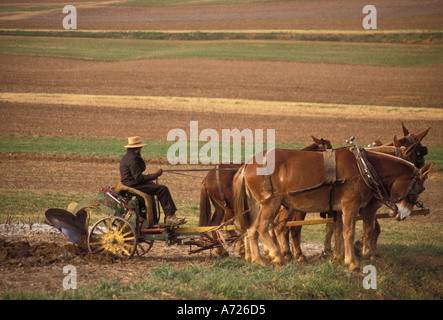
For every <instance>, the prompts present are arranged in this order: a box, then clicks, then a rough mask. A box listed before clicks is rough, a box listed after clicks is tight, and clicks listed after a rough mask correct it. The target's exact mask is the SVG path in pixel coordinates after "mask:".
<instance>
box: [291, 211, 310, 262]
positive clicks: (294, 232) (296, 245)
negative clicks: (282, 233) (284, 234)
mask: <svg viewBox="0 0 443 320" xmlns="http://www.w3.org/2000/svg"><path fill="white" fill-rule="evenodd" d="M305 217H306V212H300V211H297V212H296V213H295V215H294V216H293V221H303V220H305ZM301 228H302V227H301V226H297V227H291V228H290V229H291V238H292V248H293V249H294V259H296V260H297V262H305V261H306V257H305V255H304V254H303V251H302V249H301Z"/></svg>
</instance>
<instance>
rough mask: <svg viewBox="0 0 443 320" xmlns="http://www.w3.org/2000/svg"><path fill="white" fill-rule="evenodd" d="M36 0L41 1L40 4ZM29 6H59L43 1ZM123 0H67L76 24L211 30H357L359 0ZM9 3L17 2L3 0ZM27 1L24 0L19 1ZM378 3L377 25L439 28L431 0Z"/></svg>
mask: <svg viewBox="0 0 443 320" xmlns="http://www.w3.org/2000/svg"><path fill="white" fill-rule="evenodd" d="M39 2H40V3H39ZM39 2H33V5H60V4H59V3H58V2H57V1H48V0H42V1H39ZM117 2H123V1H71V2H70V4H72V5H74V6H76V8H77V14H78V28H79V29H102V30H112V29H115V30H210V29H222V30H223V29H226V30H229V29H250V30H251V29H252V30H255V29H332V30H356V29H358V30H361V29H362V19H363V17H364V16H365V14H363V13H362V9H363V7H364V6H365V5H367V4H368V3H367V1H364V0H358V1H356V0H340V1H324V0H320V1H282V2H270V3H266V2H265V3H260V2H258V3H246V4H241V3H240V4H226V5H192V6H179V7H141V8H140V7H125V6H119V7H114V6H106V4H109V3H117ZM2 4H4V5H9V6H16V5H20V4H21V1H20V2H16V1H7V0H6V1H2ZM23 4H27V5H29V2H27V1H23ZM371 4H372V5H374V6H375V7H376V8H377V12H378V21H377V24H378V28H379V29H442V28H443V22H442V20H441V14H442V12H443V9H442V6H441V3H440V2H439V1H436V0H427V1H420V2H419V3H418V2H416V1H413V0H407V1H397V2H395V3H393V2H386V1H381V0H379V1H371ZM63 17H64V15H63V14H62V12H61V9H52V10H45V11H36V12H5V13H2V15H0V28H30V29H61V28H62V20H63Z"/></svg>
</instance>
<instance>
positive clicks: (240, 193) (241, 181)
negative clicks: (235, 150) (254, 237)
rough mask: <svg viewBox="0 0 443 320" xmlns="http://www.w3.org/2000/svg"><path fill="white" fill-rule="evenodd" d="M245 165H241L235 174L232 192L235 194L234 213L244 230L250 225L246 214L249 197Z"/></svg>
mask: <svg viewBox="0 0 443 320" xmlns="http://www.w3.org/2000/svg"><path fill="white" fill-rule="evenodd" d="M244 170H245V167H244V166H243V167H241V168H240V169H239V170H238V172H237V173H236V174H235V176H234V179H233V182H232V189H233V190H232V191H233V192H232V193H233V195H234V214H235V216H236V217H237V221H238V222H239V224H240V227H241V228H242V230H246V229H247V228H248V227H249V221H248V220H249V219H248V215H247V214H245V213H246V211H248V209H249V206H248V199H247V197H248V196H247V194H246V189H245V176H244Z"/></svg>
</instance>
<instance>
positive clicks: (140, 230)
mask: <svg viewBox="0 0 443 320" xmlns="http://www.w3.org/2000/svg"><path fill="white" fill-rule="evenodd" d="M93 212H96V213H98V214H101V215H103V214H104V215H106V217H104V218H101V219H99V220H98V221H96V222H95V223H94V224H93V225H92V226H89V220H90V217H91V215H92V213H93ZM146 215H148V216H149V215H150V216H151V222H153V223H150V224H149V225H146V223H144V221H147V220H148V219H145V218H143V217H144V216H145V217H146ZM45 216H46V219H47V220H48V222H49V223H50V224H51V225H52V226H54V227H55V228H57V229H58V230H59V231H60V232H62V233H63V234H65V235H66V236H68V237H69V240H70V241H71V242H73V243H75V244H78V245H80V246H84V247H86V248H87V249H88V250H89V252H91V253H105V254H111V255H114V256H117V257H120V258H131V257H133V256H134V255H138V256H142V255H144V254H146V253H147V252H149V251H150V250H151V248H152V246H153V244H154V241H164V242H165V243H167V245H168V246H169V245H174V244H175V245H189V246H196V247H197V249H191V250H190V251H189V252H190V253H196V252H200V251H203V250H208V249H213V248H216V247H221V246H223V247H227V246H228V245H229V244H231V243H233V242H235V241H238V240H239V239H240V238H241V236H238V237H236V236H224V235H223V233H225V232H227V231H232V230H237V229H238V228H237V226H234V225H223V226H215V227H184V226H178V225H166V224H162V223H159V220H160V219H159V217H160V214H159V206H158V201H157V200H156V199H155V198H154V197H152V198H151V200H150V201H149V202H147V201H145V199H143V198H142V197H141V196H140V195H139V194H138V193H135V192H131V191H125V192H123V193H120V194H119V193H117V192H116V191H115V188H114V187H109V186H108V187H106V188H101V189H100V191H99V192H98V194H97V196H96V197H93V198H88V199H85V200H83V201H81V202H80V203H75V202H73V203H71V204H70V205H69V206H68V210H64V209H54V208H53V209H48V210H47V211H46V213H45ZM210 232H216V234H217V237H216V238H214V237H213V236H211V235H210V234H209V233H210Z"/></svg>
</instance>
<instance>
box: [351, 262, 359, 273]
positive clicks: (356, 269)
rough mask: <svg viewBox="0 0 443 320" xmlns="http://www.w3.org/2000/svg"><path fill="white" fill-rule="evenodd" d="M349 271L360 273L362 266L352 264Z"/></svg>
mask: <svg viewBox="0 0 443 320" xmlns="http://www.w3.org/2000/svg"><path fill="white" fill-rule="evenodd" d="M349 270H351V271H352V272H359V271H360V266H359V265H358V264H356V263H351V264H350V265H349Z"/></svg>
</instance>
